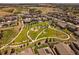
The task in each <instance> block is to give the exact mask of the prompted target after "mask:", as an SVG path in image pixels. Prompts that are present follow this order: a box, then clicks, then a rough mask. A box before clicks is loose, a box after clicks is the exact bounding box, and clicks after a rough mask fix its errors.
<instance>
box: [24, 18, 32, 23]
mask: <svg viewBox="0 0 79 59" xmlns="http://www.w3.org/2000/svg"><path fill="white" fill-rule="evenodd" d="M23 22H24V23H30V22H31V18H25V19H24V20H23Z"/></svg>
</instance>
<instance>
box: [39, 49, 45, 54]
mask: <svg viewBox="0 0 79 59" xmlns="http://www.w3.org/2000/svg"><path fill="white" fill-rule="evenodd" d="M38 53H39V54H40V55H46V52H45V50H44V49H43V48H40V49H38Z"/></svg>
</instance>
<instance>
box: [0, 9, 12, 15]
mask: <svg viewBox="0 0 79 59" xmlns="http://www.w3.org/2000/svg"><path fill="white" fill-rule="evenodd" d="M11 14H12V13H9V12H5V11H2V10H0V16H5V15H11Z"/></svg>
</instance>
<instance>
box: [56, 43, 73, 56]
mask: <svg viewBox="0 0 79 59" xmlns="http://www.w3.org/2000/svg"><path fill="white" fill-rule="evenodd" d="M56 49H57V51H58V52H59V54H61V55H74V52H73V51H72V50H71V48H70V47H69V46H68V45H66V44H64V43H59V44H57V45H56Z"/></svg>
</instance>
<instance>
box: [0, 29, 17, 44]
mask: <svg viewBox="0 0 79 59" xmlns="http://www.w3.org/2000/svg"><path fill="white" fill-rule="evenodd" d="M2 33H3V37H2V38H1V39H0V44H2V45H5V44H7V43H8V42H10V41H11V40H12V39H13V38H14V37H15V36H16V35H17V32H16V31H15V30H14V29H13V28H12V29H8V30H3V32H2Z"/></svg>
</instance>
